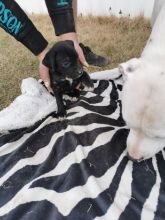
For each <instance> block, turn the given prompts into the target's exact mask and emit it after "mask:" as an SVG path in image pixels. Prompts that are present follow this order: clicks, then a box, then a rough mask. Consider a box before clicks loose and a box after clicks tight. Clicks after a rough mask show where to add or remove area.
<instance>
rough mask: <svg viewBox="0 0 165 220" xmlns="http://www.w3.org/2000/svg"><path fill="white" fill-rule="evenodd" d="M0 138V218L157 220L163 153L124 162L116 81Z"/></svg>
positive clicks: (163, 196)
mask: <svg viewBox="0 0 165 220" xmlns="http://www.w3.org/2000/svg"><path fill="white" fill-rule="evenodd" d="M94 83H95V90H94V92H93V93H91V92H87V93H85V92H82V93H81V97H80V99H79V101H78V102H70V101H67V108H68V115H67V118H66V119H64V120H58V119H57V118H56V115H55V114H51V115H49V116H47V117H46V118H45V119H44V120H42V121H39V122H37V123H36V124H35V125H34V126H32V127H30V128H28V129H20V130H15V131H12V132H10V133H9V134H5V135H2V134H1V135H0V220H93V219H95V220H127V219H130V220H140V219H141V220H164V219H165V208H164V207H165V162H164V159H165V153H164V151H163V152H161V153H159V154H158V155H156V156H155V157H154V158H152V159H150V160H148V161H145V162H141V163H139V164H136V163H133V162H131V161H129V160H128V158H127V156H126V151H125V148H126V139H127V135H128V132H129V131H128V129H127V127H126V126H125V122H124V121H123V119H122V115H121V99H120V95H121V90H122V84H121V83H120V81H117V80H116V81H108V80H100V81H99V80H98V81H94Z"/></svg>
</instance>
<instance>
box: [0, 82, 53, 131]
mask: <svg viewBox="0 0 165 220" xmlns="http://www.w3.org/2000/svg"><path fill="white" fill-rule="evenodd" d="M21 93H22V94H21V95H20V96H18V97H17V98H16V99H15V100H14V101H13V102H12V103H11V104H10V105H9V106H8V107H7V108H5V109H3V110H2V111H1V112H0V133H6V132H7V131H9V130H15V129H20V128H25V127H30V126H32V125H34V124H35V123H36V122H38V121H39V120H41V119H43V118H44V117H46V116H47V115H49V114H50V113H52V112H54V111H56V110H57V104H56V100H55V98H54V97H53V96H51V95H50V94H49V92H48V91H47V90H46V89H45V88H44V86H43V85H42V84H41V83H39V82H38V81H37V80H36V79H34V78H27V79H24V80H23V81H22V85H21Z"/></svg>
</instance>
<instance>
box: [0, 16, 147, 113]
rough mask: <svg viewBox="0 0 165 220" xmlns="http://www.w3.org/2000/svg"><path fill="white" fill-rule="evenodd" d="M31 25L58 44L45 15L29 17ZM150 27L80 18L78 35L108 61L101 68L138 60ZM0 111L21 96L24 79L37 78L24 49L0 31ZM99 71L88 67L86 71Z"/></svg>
mask: <svg viewBox="0 0 165 220" xmlns="http://www.w3.org/2000/svg"><path fill="white" fill-rule="evenodd" d="M31 18H32V20H33V22H34V24H35V25H36V26H37V28H38V29H39V30H40V31H41V32H42V33H43V35H44V36H45V38H46V39H47V40H48V41H49V44H50V46H51V45H52V44H53V43H54V42H55V41H57V38H56V37H55V36H54V30H53V27H52V24H51V22H50V19H49V17H48V16H43V15H40V16H39V15H37V16H34V15H33V16H31ZM150 31H151V28H150V23H149V21H148V20H145V19H144V18H143V17H142V16H140V17H137V18H135V19H129V18H116V17H113V16H112V17H92V16H89V17H80V18H79V19H78V32H79V35H80V39H81V42H83V43H85V44H86V45H89V46H90V47H91V48H92V49H93V50H94V51H95V52H97V53H98V54H102V55H106V56H108V57H109V58H110V60H111V64H110V65H109V66H107V67H105V68H104V69H111V68H114V67H116V66H117V65H118V64H119V63H121V62H123V61H126V60H128V59H130V58H133V57H138V56H139V55H140V53H141V51H142V49H143V48H144V45H145V44H146V41H147V39H148V37H149V34H150ZM0 45H1V50H0V109H2V108H4V107H6V106H8V105H9V104H10V103H11V101H13V100H14V98H15V97H16V96H18V95H19V94H20V83H21V81H22V79H24V78H26V77H30V76H32V77H35V78H39V74H38V61H37V59H36V57H35V56H33V55H32V54H31V53H30V52H29V51H28V50H27V49H25V48H24V47H23V46H22V45H21V44H20V43H18V42H17V41H15V39H14V38H12V37H10V36H9V35H8V34H6V33H5V32H4V31H3V30H1V29H0ZM98 70H102V69H101V68H93V67H92V68H89V72H94V71H98Z"/></svg>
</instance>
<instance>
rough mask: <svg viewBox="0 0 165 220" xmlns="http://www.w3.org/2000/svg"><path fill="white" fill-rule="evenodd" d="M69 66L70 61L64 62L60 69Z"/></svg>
mask: <svg viewBox="0 0 165 220" xmlns="http://www.w3.org/2000/svg"><path fill="white" fill-rule="evenodd" d="M70 65H71V62H70V61H64V62H63V63H62V67H64V68H69V67H70Z"/></svg>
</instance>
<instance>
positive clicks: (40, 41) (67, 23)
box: [0, 0, 75, 55]
mask: <svg viewBox="0 0 165 220" xmlns="http://www.w3.org/2000/svg"><path fill="white" fill-rule="evenodd" d="M45 2H46V6H47V8H48V12H49V15H50V17H51V20H52V23H53V26H54V28H55V33H56V35H61V34H65V33H69V32H75V23H74V17H73V9H72V0H45ZM0 26H1V27H2V28H3V29H4V30H5V31H7V32H8V33H9V34H11V35H12V36H13V37H15V38H16V39H17V40H18V41H20V42H21V43H22V44H24V45H25V46H26V47H27V48H28V49H29V50H30V51H31V52H32V53H33V54H35V55H38V54H40V53H41V52H42V51H43V50H44V49H45V48H46V46H47V44H48V42H47V41H46V40H45V39H44V37H43V36H42V34H41V33H40V32H39V31H38V30H37V29H36V27H35V26H34V25H33V23H32V22H31V20H30V19H29V18H28V16H27V15H26V14H25V12H24V11H23V10H22V8H21V7H20V6H19V5H18V4H17V3H16V2H15V1H14V0H0Z"/></svg>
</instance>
